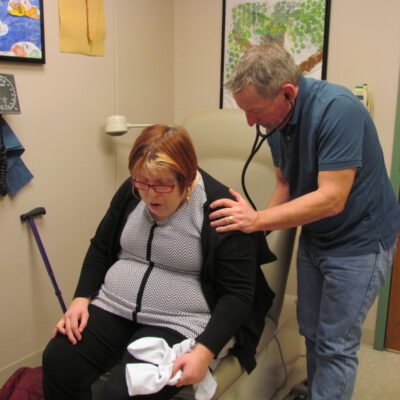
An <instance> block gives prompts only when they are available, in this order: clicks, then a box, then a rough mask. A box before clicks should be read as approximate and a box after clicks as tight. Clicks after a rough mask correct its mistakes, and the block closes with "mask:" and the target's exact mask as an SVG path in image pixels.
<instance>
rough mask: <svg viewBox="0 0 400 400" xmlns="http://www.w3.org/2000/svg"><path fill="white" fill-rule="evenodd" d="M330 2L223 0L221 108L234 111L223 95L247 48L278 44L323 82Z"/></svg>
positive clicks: (300, 65) (231, 101)
mask: <svg viewBox="0 0 400 400" xmlns="http://www.w3.org/2000/svg"><path fill="white" fill-rule="evenodd" d="M330 3H331V0H223V21H222V57H221V58H222V60H221V92H220V108H237V106H236V103H235V102H234V100H233V98H232V96H231V95H230V94H229V93H226V92H224V82H226V81H227V80H228V79H229V78H230V76H231V74H232V72H233V70H234V69H235V67H236V64H237V62H238V60H239V58H240V56H241V55H242V54H243V53H244V52H245V51H246V49H247V48H249V47H251V46H254V45H258V44H266V43H269V42H277V43H279V44H280V45H281V46H283V47H285V48H286V49H287V50H288V51H289V52H291V54H292V55H293V57H294V59H295V61H296V63H297V65H298V66H299V68H300V70H301V72H302V73H303V74H304V75H307V76H311V77H313V78H317V79H326V65H327V54H328V34H329V14H330Z"/></svg>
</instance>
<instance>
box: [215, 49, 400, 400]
mask: <svg viewBox="0 0 400 400" xmlns="http://www.w3.org/2000/svg"><path fill="white" fill-rule="evenodd" d="M226 86H227V88H228V90H230V91H231V92H232V93H233V97H234V99H235V100H236V102H237V104H238V106H239V107H240V108H241V109H242V110H243V111H244V112H245V113H246V118H247V122H248V124H249V125H250V126H253V125H254V124H258V125H261V126H263V127H265V128H266V129H267V131H269V132H270V133H271V135H270V136H269V137H268V144H269V146H270V149H271V152H272V156H273V161H274V165H275V169H276V186H275V190H274V192H273V194H272V196H271V198H270V200H269V202H268V204H267V206H266V208H265V209H263V210H260V211H255V210H254V209H252V207H251V206H250V205H249V204H248V203H247V202H246V201H245V200H244V199H243V198H242V197H241V196H240V195H239V194H238V193H236V192H235V191H233V190H231V192H232V194H233V195H234V197H235V199H236V201H234V200H229V199H220V200H217V201H215V202H214V203H212V204H211V207H212V208H213V209H215V208H218V210H214V211H213V212H212V213H211V214H210V218H211V219H212V222H211V225H212V226H214V227H216V229H217V231H219V232H226V231H230V230H234V229H237V230H241V231H243V232H254V231H258V230H265V231H271V230H276V229H282V228H290V227H296V226H302V231H301V235H300V239H299V250H298V256H297V269H298V271H297V277H298V310H297V314H298V321H299V326H300V332H301V334H302V335H304V336H305V339H306V347H307V374H308V386H309V395H310V396H311V398H312V400H321V399H325V400H328V399H329V400H332V399H341V400H346V399H350V398H351V396H352V392H353V388H354V382H355V377H356V372H357V366H358V360H357V356H356V352H357V350H358V348H359V346H360V338H361V326H362V323H363V322H364V319H365V316H366V314H367V312H368V310H369V308H370V307H371V305H372V303H373V301H374V299H375V297H376V295H377V293H378V291H379V289H380V288H381V287H382V286H383V284H384V281H385V277H386V275H387V272H388V271H389V269H390V268H391V266H392V260H393V254H394V249H395V242H396V237H397V232H398V230H399V226H400V211H399V206H398V204H397V201H396V198H395V195H394V193H393V190H392V187H391V184H390V181H389V178H388V176H387V172H386V169H385V164H384V158H383V154H382V149H381V146H380V143H379V139H378V135H377V132H376V129H375V126H374V123H373V121H372V119H371V117H370V116H369V114H368V112H367V110H366V108H365V107H364V105H363V104H362V103H361V102H360V101H359V100H358V99H357V98H356V97H355V96H354V95H353V94H352V93H351V92H350V91H349V90H347V89H345V88H344V87H341V86H337V85H333V84H330V83H328V82H325V81H320V80H316V79H312V78H305V77H304V76H302V75H301V73H300V72H299V70H298V68H297V66H296V65H295V62H294V60H293V58H292V56H291V55H290V54H289V53H288V52H287V51H286V50H284V49H283V48H282V47H279V46H277V45H267V46H255V47H253V48H251V49H249V50H248V51H247V52H246V53H245V54H244V55H243V57H242V58H241V59H240V61H239V63H238V65H237V68H236V70H235V73H234V75H233V76H232V78H231V79H230V80H229V81H228V82H227V85H226ZM273 131H275V132H274V133H272V132H273ZM264 184H269V183H268V182H264ZM220 207H222V208H220Z"/></svg>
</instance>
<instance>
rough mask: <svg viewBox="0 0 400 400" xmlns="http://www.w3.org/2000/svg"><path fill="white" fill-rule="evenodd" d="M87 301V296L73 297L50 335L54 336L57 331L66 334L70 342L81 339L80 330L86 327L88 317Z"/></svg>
mask: <svg viewBox="0 0 400 400" xmlns="http://www.w3.org/2000/svg"><path fill="white" fill-rule="evenodd" d="M89 303H90V299H89V298H86V297H77V298H75V299H74V300H73V301H72V303H71V305H70V306H69V307H68V310H67V311H66V312H65V314H64V315H63V317H62V318H61V319H60V321H58V323H57V325H56V327H55V328H54V331H53V334H52V335H51V337H52V338H54V337H55V336H56V335H57V333H58V332H59V333H61V334H63V335H67V336H68V339H69V341H70V342H71V343H72V344H76V343H78V341H79V340H81V339H82V332H83V331H84V329H85V328H86V325H87V322H88V319H89V312H88V307H89Z"/></svg>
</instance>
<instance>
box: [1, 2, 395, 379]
mask: <svg viewBox="0 0 400 400" xmlns="http://www.w3.org/2000/svg"><path fill="white" fill-rule="evenodd" d="M221 3H222V1H217V0H202V1H198V0H105V1H104V4H105V9H106V23H107V40H106V56H105V57H87V56H81V55H76V54H64V53H60V52H59V47H58V9H57V2H56V1H46V2H45V32H46V55H47V62H46V64H45V65H44V66H40V65H29V64H17V63H11V64H10V63H8V64H7V63H4V62H2V63H0V71H1V72H4V73H13V74H14V75H15V78H16V82H17V88H18V93H19V96H20V102H21V107H22V114H21V115H16V116H7V117H6V120H7V121H8V122H9V123H10V125H11V126H12V128H13V129H14V130H15V132H16V134H17V136H18V138H19V139H20V140H21V142H22V144H23V145H24V146H25V148H26V152H25V153H24V155H23V160H24V161H25V162H26V164H27V166H28V167H29V169H30V170H31V171H32V172H33V174H34V175H35V178H34V180H33V181H32V182H31V183H30V184H29V185H27V186H26V187H25V188H24V189H23V190H22V191H21V192H20V193H18V194H17V196H16V197H15V198H11V197H9V196H7V197H4V198H1V199H0V221H1V223H0V237H1V244H0V256H1V261H0V277H1V278H0V304H1V308H0V321H1V329H0V343H1V345H0V349H1V352H0V354H1V357H0V384H1V383H2V382H3V381H4V379H6V378H7V377H8V376H9V375H10V374H11V373H12V372H13V371H14V370H15V369H16V368H17V367H18V366H21V365H37V364H38V363H39V362H40V354H41V352H42V349H43V347H44V346H45V344H46V342H47V340H48V338H49V335H50V332H51V330H52V328H53V326H54V324H55V322H56V320H57V319H58V318H59V317H60V309H59V305H58V303H57V299H56V297H55V295H54V291H53V289H52V287H51V284H50V280H49V278H48V276H47V274H46V272H45V269H44V266H43V262H42V259H41V258H40V255H39V253H38V250H37V247H36V243H35V242H34V240H33V237H32V234H31V232H30V231H29V229H28V226H27V225H25V224H21V223H20V221H19V216H20V214H22V213H24V212H27V211H29V210H31V209H33V208H35V207H38V206H43V207H45V208H46V210H47V214H46V215H45V216H44V217H42V218H38V219H37V221H36V222H37V226H38V229H39V233H40V234H41V237H42V240H43V242H44V245H45V248H46V250H47V253H48V256H49V259H50V262H51V264H52V266H53V269H54V271H55V274H56V277H57V280H58V282H59V285H60V287H61V290H62V293H63V296H64V299H65V300H66V302H69V301H70V299H71V297H72V295H73V291H74V287H75V284H76V280H77V277H78V274H79V270H80V265H81V262H82V257H83V255H84V253H85V251H86V248H87V245H88V239H89V238H90V236H91V235H92V233H93V230H94V229H95V227H96V226H97V223H98V221H99V218H100V216H101V215H102V214H103V212H104V209H105V207H106V205H107V203H108V201H109V198H110V196H111V195H112V193H113V191H114V190H115V188H116V186H117V185H118V184H119V182H121V181H122V180H123V178H124V177H125V176H126V167H125V164H126V155H127V152H128V151H129V147H130V144H131V142H132V140H133V137H134V135H132V134H130V135H126V136H124V137H119V138H110V137H107V136H105V135H104V133H103V129H104V121H105V118H106V117H107V116H108V115H111V114H113V113H120V114H124V115H127V117H128V120H129V121H130V122H136V123H141V122H142V123H145V122H157V121H165V122H174V121H175V122H177V123H181V122H182V121H183V119H184V118H185V117H186V116H187V115H189V114H191V113H194V112H197V111H201V110H206V109H214V108H218V104H219V85H220V81H219V79H220V58H221V20H222V4H221ZM332 3H333V4H332V15H331V36H330V47H329V58H328V79H330V80H332V81H334V82H337V83H341V84H344V85H346V86H348V87H353V86H354V85H355V84H357V83H360V82H368V83H369V86H370V89H371V91H372V94H373V98H374V118H375V121H376V124H377V126H378V129H379V132H380V136H381V141H382V145H383V148H384V152H385V155H386V159H387V165H388V168H389V167H390V161H391V153H392V148H391V147H392V142H393V127H394V121H395V104H396V93H397V86H398V82H397V80H398V69H399V61H400V49H399V48H398V46H396V45H395V46H394V47H391V46H393V44H395V43H396V40H395V39H396V38H398V37H399V36H400V25H399V24H398V23H397V21H396V20H395V18H396V16H398V15H399V11H400V3H399V2H398V0H386V1H385V4H384V7H383V5H382V3H379V2H376V1H375V0H353V1H351V2H349V1H347V0H333V1H332ZM249 140H252V138H249ZM293 270H294V269H293ZM294 278H295V276H294V273H293V271H292V274H291V277H290V281H289V286H288V291H289V292H290V293H295V285H294ZM374 313H376V311H375V310H372V312H371V313H370V316H369V317H368V321H367V324H366V327H367V329H368V330H369V331H371V332H373V330H374V324H375V314H374Z"/></svg>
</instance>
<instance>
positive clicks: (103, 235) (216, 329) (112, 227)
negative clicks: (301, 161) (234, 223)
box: [74, 170, 276, 372]
mask: <svg viewBox="0 0 400 400" xmlns="http://www.w3.org/2000/svg"><path fill="white" fill-rule="evenodd" d="M200 172H201V175H202V177H203V181H204V186H205V191H206V195H207V202H206V204H205V207H204V222H203V227H202V233H201V242H202V251H203V266H202V271H201V276H200V279H201V285H202V289H203V292H204V296H205V298H206V301H207V303H208V305H209V307H210V310H211V312H212V315H211V318H210V321H209V322H208V324H207V326H206V328H205V330H204V331H203V332H202V333H201V334H200V335H199V336H198V337H197V338H196V340H197V341H198V342H200V343H202V344H204V345H205V346H207V347H208V348H209V349H210V350H212V351H213V352H214V354H218V353H219V351H220V350H221V349H222V347H223V346H224V345H225V344H226V343H227V342H228V341H229V340H230V339H231V338H232V337H233V336H236V345H235V347H234V348H233V349H232V352H233V353H234V354H235V355H236V356H237V357H238V359H239V362H240V364H241V365H242V367H244V368H245V369H246V371H247V372H250V371H251V370H252V369H253V368H254V367H255V365H256V362H255V351H256V347H257V344H258V341H259V339H260V336H261V333H262V330H263V327H264V319H265V315H266V313H267V311H268V310H269V308H270V307H271V305H272V301H273V298H274V296H275V294H274V293H273V292H272V290H271V289H270V288H269V286H268V284H267V282H266V280H265V278H264V274H263V273H262V271H261V269H260V265H261V264H264V263H267V262H271V261H274V260H276V257H275V255H274V254H273V253H272V252H271V251H270V250H269V248H268V245H267V243H266V240H265V238H264V235H263V234H262V233H261V232H258V233H254V234H244V233H242V232H240V231H233V232H227V233H217V232H216V231H215V228H212V227H211V226H210V224H209V219H208V214H209V213H210V212H211V210H210V208H209V204H210V203H212V202H213V201H214V200H217V199H219V198H226V197H230V198H231V197H232V196H231V195H230V193H229V191H228V188H227V187H226V186H224V185H222V184H221V183H220V182H218V181H216V180H215V179H214V178H212V177H211V176H210V175H208V174H207V173H206V172H204V171H202V170H200ZM137 204H138V200H137V199H135V198H134V197H133V196H132V186H131V183H130V180H129V179H127V180H126V181H125V182H124V183H123V184H122V185H121V187H120V188H119V189H118V191H117V192H116V194H115V195H114V197H113V199H112V201H111V204H110V207H109V209H108V210H107V212H106V214H105V216H104V218H103V219H102V221H101V223H100V225H99V226H98V228H97V231H96V234H95V236H94V237H93V238H92V240H91V244H90V246H89V249H88V251H87V254H86V257H85V260H84V263H83V267H82V271H81V275H80V278H79V282H78V286H77V289H76V291H75V296H74V297H93V296H95V295H96V294H97V293H98V292H99V290H100V287H101V285H102V283H103V282H104V278H105V275H106V273H107V271H108V269H109V268H110V267H111V266H112V265H113V264H114V263H115V262H116V261H117V259H118V253H119V250H120V236H121V233H122V230H123V228H124V226H125V223H126V219H127V217H128V215H129V214H130V213H131V212H132V210H133V209H134V208H135V207H136V205H137Z"/></svg>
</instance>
